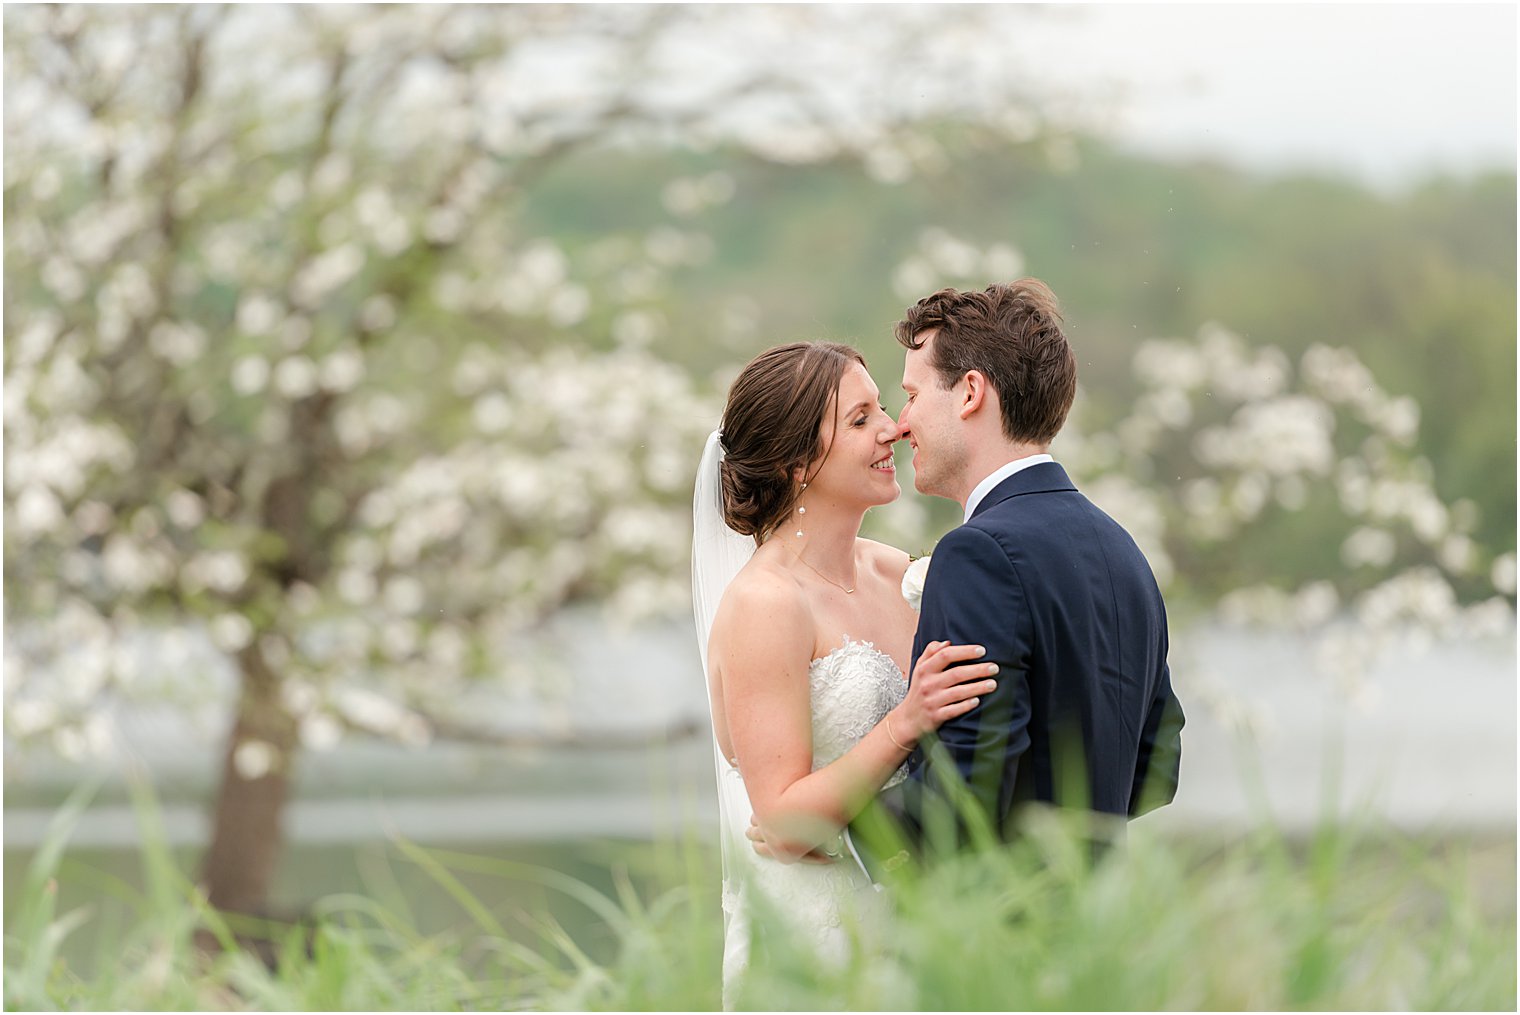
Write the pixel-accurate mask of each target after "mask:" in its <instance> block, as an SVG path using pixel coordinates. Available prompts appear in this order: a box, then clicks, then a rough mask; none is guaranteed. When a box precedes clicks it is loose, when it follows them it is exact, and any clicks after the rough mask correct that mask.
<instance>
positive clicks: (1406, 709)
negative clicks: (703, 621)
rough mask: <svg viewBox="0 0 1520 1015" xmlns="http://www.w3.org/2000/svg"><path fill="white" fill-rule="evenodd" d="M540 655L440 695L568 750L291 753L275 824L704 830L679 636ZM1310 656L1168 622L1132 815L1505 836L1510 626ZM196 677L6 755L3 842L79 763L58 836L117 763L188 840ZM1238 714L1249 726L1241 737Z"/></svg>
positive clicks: (577, 634) (324, 838)
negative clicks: (294, 757)
mask: <svg viewBox="0 0 1520 1015" xmlns="http://www.w3.org/2000/svg"><path fill="white" fill-rule="evenodd" d="M542 645H553V646H556V650H555V654H554V657H553V662H552V663H550V664H549V670H548V671H549V672H550V673H551V676H550V677H549V679H547V680H545V681H544V683H543V685H542V686H541V687H539V688H538V689H536V690H533V691H531V692H530V690H529V689H525V688H518V689H515V690H512V689H507V690H502V689H500V688H498V689H489V688H482V689H481V690H480V691H478V692H476V693H475V694H474V695H473V697H472V699H471V700H468V701H465V702H463V703H462V707H463V708H464V709H465V710H467V712H468V713H469V714H470V715H471V716H472V717H476V718H477V719H479V721H482V722H485V723H487V724H488V725H491V726H493V727H495V728H496V729H499V730H500V731H502V732H503V733H504V734H512V733H524V732H532V731H541V730H545V729H548V730H551V731H557V732H559V733H562V734H564V735H565V736H566V737H571V738H573V740H574V744H575V745H574V746H562V747H555V746H542V747H534V748H503V747H492V746H483V745H466V744H457V743H443V742H438V743H434V744H432V745H430V746H428V747H426V748H422V749H418V748H407V747H403V746H399V745H395V744H389V743H378V742H368V741H360V740H350V741H345V742H344V743H343V744H341V745H340V746H339V747H338V748H336V749H334V750H331V751H325V752H307V753H306V754H305V755H303V757H302V758H301V759H300V762H299V766H298V769H297V779H296V786H295V794H294V800H293V802H292V804H291V807H290V812H289V815H288V819H287V834H288V837H289V839H290V841H291V842H292V843H296V844H301V843H309V844H312V845H328V844H341V843H354V842H365V841H374V840H383V839H385V838H387V837H388V836H389V835H390V834H392V833H396V834H400V835H403V836H407V837H410V838H413V839H416V840H418V841H424V842H425V841H440V842H452V843H464V842H476V843H508V842H514V843H526V842H561V841H566V840H575V839H583V838H594V837H602V836H610V837H620V838H632V839H639V838H645V839H647V838H650V837H652V836H655V835H657V834H663V833H670V832H678V831H680V830H681V829H684V828H688V827H690V828H694V829H696V830H698V831H699V832H702V831H703V830H707V829H711V828H712V826H713V824H714V821H715V819H714V817H713V807H714V802H713V800H714V798H713V787H712V773H711V757H710V753H709V752H710V748H709V746H708V742H707V740H706V734H705V732H704V731H705V728H706V722H707V714H706V703H705V697H704V690H703V684H702V679H701V675H700V673H699V663H698V661H697V657H696V653H695V651H694V649H693V643H692V638H691V636H690V634H689V628H688V627H687V626H686V625H684V624H666V625H661V626H655V627H643V628H635V629H629V630H619V629H612V628H608V627H607V626H605V625H602V624H600V623H598V622H597V621H595V620H593V619H590V618H588V617H585V616H569V617H563V618H561V619H559V620H558V621H556V622H555V623H554V624H553V625H551V626H550V627H549V628H548V629H546V630H545V631H544V632H542V637H541V643H540V647H542ZM1310 655H1311V653H1310V649H1309V646H1308V645H1306V644H1305V643H1304V642H1302V641H1301V640H1299V639H1296V638H1294V637H1292V636H1288V635H1280V634H1269V633H1258V632H1247V631H1241V630H1236V629H1221V628H1197V629H1192V630H1181V631H1177V632H1174V636H1173V647H1172V660H1171V661H1172V671H1173V679H1174V683H1175V685H1176V688H1177V691H1178V695H1179V697H1180V698H1181V700H1182V702H1183V705H1184V707H1185V708H1186V710H1187V714H1188V722H1187V728H1186V729H1185V731H1184V734H1183V745H1184V746H1183V770H1182V779H1181V786H1180V789H1179V791H1178V795H1177V799H1176V801H1175V802H1174V803H1173V804H1172V805H1171V806H1170V807H1168V808H1164V809H1163V810H1161V811H1159V812H1157V813H1156V814H1155V815H1153V816H1150V817H1147V818H1146V819H1144V820H1146V821H1147V822H1151V823H1156V824H1161V825H1165V826H1166V827H1175V828H1177V829H1179V830H1210V829H1217V830H1226V831H1229V830H1240V829H1243V828H1246V827H1249V826H1251V825H1253V824H1255V823H1257V822H1259V821H1262V820H1271V821H1272V822H1274V823H1276V824H1279V825H1281V826H1283V827H1286V828H1289V829H1296V830H1302V829H1305V828H1308V827H1309V826H1311V825H1312V824H1313V823H1314V822H1315V821H1316V820H1317V818H1318V817H1319V816H1320V815H1321V814H1322V813H1324V812H1325V810H1326V808H1335V809H1336V810H1337V812H1339V813H1343V814H1349V813H1358V814H1366V815H1373V816H1376V817H1378V818H1381V819H1384V820H1386V821H1388V822H1389V823H1391V824H1393V825H1395V826H1397V827H1399V828H1403V829H1406V830H1409V831H1429V832H1432V833H1441V832H1442V831H1451V832H1466V831H1473V832H1482V833H1490V832H1495V831H1500V832H1502V831H1505V830H1508V831H1509V832H1510V833H1513V831H1514V827H1515V817H1516V808H1515V803H1516V778H1515V777H1516V673H1515V662H1516V654H1515V642H1514V640H1513V638H1512V637H1511V638H1501V639H1493V640H1489V641H1485V642H1481V643H1461V644H1435V645H1432V646H1430V647H1429V648H1428V649H1426V650H1424V651H1421V652H1414V653H1405V654H1403V655H1394V656H1391V657H1388V658H1384V659H1382V660H1379V661H1378V662H1377V664H1376V665H1375V666H1374V667H1373V671H1372V675H1371V677H1370V679H1369V680H1368V682H1367V684H1366V687H1365V693H1363V694H1360V695H1358V696H1355V697H1352V696H1348V695H1347V694H1346V693H1345V692H1344V691H1343V690H1342V689H1341V688H1340V687H1339V686H1338V685H1337V684H1336V683H1335V682H1334V681H1331V680H1329V679H1328V678H1326V677H1324V676H1322V675H1320V674H1318V673H1316V672H1315V670H1314V668H1313V666H1312V665H1311V663H1310ZM555 667H559V669H558V671H557V672H555ZM213 683H214V684H216V686H214V687H213V688H212V689H211V691H210V692H209V693H207V694H206V695H205V696H204V697H205V701H204V702H203V704H202V705H201V706H200V707H199V708H198V709H197V710H194V711H191V712H189V713H186V712H185V711H184V710H182V709H171V708H166V707H163V706H157V707H150V706H136V707H131V708H123V709H121V710H119V711H118V712H117V713H116V714H115V720H116V729H117V741H118V743H119V745H120V749H121V753H120V754H119V755H118V756H117V757H114V758H111V759H107V760H106V761H105V762H103V763H97V764H94V765H70V764H64V763H62V762H59V761H57V760H56V759H50V758H47V757H42V756H36V755H26V756H23V757H22V759H21V761H20V762H19V763H18V761H17V759H16V758H15V757H14V756H12V757H8V759H7V771H6V795H7V800H6V807H5V844H6V847H7V849H23V848H27V847H30V846H34V845H36V844H37V843H38V842H39V841H41V837H42V836H43V834H44V832H45V829H46V827H47V823H48V821H49V820H50V819H51V816H52V814H53V811H54V808H55V807H56V805H57V802H58V801H60V800H61V799H62V798H63V796H65V795H66V794H67V792H68V791H69V790H71V789H72V788H73V787H74V786H75V785H77V784H78V783H79V782H80V781H81V779H83V778H87V777H89V775H90V773H91V772H92V771H93V772H95V773H97V774H98V776H99V777H100V778H102V779H104V780H105V783H104V785H103V787H102V790H101V793H100V794H99V797H98V800H97V802H96V804H95V805H94V806H93V807H92V808H91V809H90V811H89V813H88V814H87V815H86V816H85V818H84V819H83V820H82V821H81V823H80V826H79V828H78V831H77V832H76V835H75V839H74V841H75V842H76V844H78V845H79V846H89V847H106V848H110V847H122V846H130V845H132V844H133V843H134V842H135V841H136V836H137V829H136V823H135V819H134V818H133V816H132V811H131V806H130V803H129V801H128V799H127V797H126V794H125V791H124V788H123V786H122V784H121V782H120V772H121V770H122V767H123V759H124V758H128V757H130V758H133V759H136V761H137V762H138V763H140V764H141V766H142V767H143V768H144V769H145V770H146V771H147V772H149V773H150V775H151V778H152V781H153V784H154V786H155V789H156V792H157V793H158V795H159V797H160V800H161V804H162V806H163V808H164V819H165V826H166V831H167V834H168V837H169V840H170V841H171V842H172V843H174V844H177V845H181V846H195V845H198V844H200V843H201V842H202V841H203V840H204V837H205V834H206V831H207V827H208V823H207V817H206V811H207V801H208V800H209V799H210V794H211V791H212V789H213V780H214V777H215V775H216V773H217V771H218V762H219V757H220V751H221V737H222V735H223V732H224V729H225V723H226V718H225V716H226V712H225V709H226V702H227V701H228V700H230V698H229V696H230V694H231V678H230V674H226V673H222V674H220V675H217V676H215V678H214V680H213ZM1242 716H1248V717H1250V720H1251V721H1250V724H1249V725H1250V729H1249V730H1245V729H1242V727H1241V724H1240V722H1239V719H1240V717H1242ZM693 731H695V732H693Z"/></svg>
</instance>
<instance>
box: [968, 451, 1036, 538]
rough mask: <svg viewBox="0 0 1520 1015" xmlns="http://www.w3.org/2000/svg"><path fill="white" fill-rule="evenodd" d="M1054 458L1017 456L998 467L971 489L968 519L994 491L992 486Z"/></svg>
mask: <svg viewBox="0 0 1520 1015" xmlns="http://www.w3.org/2000/svg"><path fill="white" fill-rule="evenodd" d="M1053 461H1055V459H1054V458H1052V457H1050V456H1049V455H1029V456H1028V457H1027V458H1015V459H1014V460H1013V461H1011V462H1009V463H1008V464H1007V465H1005V466H1003V467H1002V468H1000V469H998V470H997V471H996V472H994V473H993V474H992V475H990V476H988V477H987V478H986V479H984V480H982V481H981V482H980V483H978V484H976V488H975V489H973V490H972V491H971V496H970V497H967V498H966V518H965V520H966V521H968V522H969V521H970V520H971V515H972V514H973V513H974V512H975V511H976V506H977V505H978V504H980V503H981V502H982V498H983V497H985V496H987V495H988V494H989V493H991V492H992V488H993V487H995V486H997V485H998V484H999V483H1001V482H1002V481H1003V480H1005V479H1007V478H1008V477H1009V476H1011V475H1013V474H1014V473H1015V472H1022V471H1023V470H1025V469H1027V468H1029V467H1030V466H1031V465H1042V464H1044V463H1045V462H1053Z"/></svg>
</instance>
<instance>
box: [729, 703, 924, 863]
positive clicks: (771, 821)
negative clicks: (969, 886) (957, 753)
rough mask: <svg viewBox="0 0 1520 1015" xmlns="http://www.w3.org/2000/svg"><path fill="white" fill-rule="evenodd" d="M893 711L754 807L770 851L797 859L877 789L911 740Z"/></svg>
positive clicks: (908, 750)
mask: <svg viewBox="0 0 1520 1015" xmlns="http://www.w3.org/2000/svg"><path fill="white" fill-rule="evenodd" d="M897 711H898V710H897V709H893V710H892V712H889V713H887V716H886V718H884V719H883V720H882V721H881V722H879V723H877V724H876V726H875V727H874V728H872V729H871V731H870V732H869V733H867V734H866V735H865V736H864V737H862V738H861V739H860V741H859V742H858V743H856V744H855V746H854V747H851V748H850V749H849V750H848V751H846V752H845V753H844V754H843V755H841V756H840V757H839V758H837V759H835V760H834V761H832V762H830V763H829V764H827V765H825V766H824V767H822V768H820V769H818V770H817V771H816V772H810V773H809V774H807V775H805V776H803V777H802V778H800V779H798V780H797V781H795V782H793V783H792V784H791V785H790V786H788V787H786V789H784V790H782V792H781V793H780V794H779V795H778V797H777V798H776V799H775V800H774V801H773V802H772V804H771V805H770V806H769V807H766V808H764V809H763V810H761V809H759V808H757V811H756V815H755V817H756V819H757V821H758V823H759V825H760V828H761V831H763V832H764V833H765V838H766V843H767V845H768V846H770V848H771V849H772V851H773V852H777V851H779V852H782V853H786V854H790V855H791V857H790V858H795V857H797V856H801V855H802V854H804V853H807V852H808V851H809V850H811V849H813V848H814V847H816V846H819V845H822V844H824V843H826V842H828V841H829V840H830V839H832V838H833V837H834V836H835V835H837V834H839V831H840V829H842V828H844V827H845V826H846V825H848V824H849V823H850V822H851V821H852V820H853V819H854V818H855V816H856V815H857V814H859V813H860V812H861V810H862V809H863V808H864V807H865V805H866V804H867V803H869V802H870V800H871V798H872V797H874V796H875V795H876V794H877V793H878V792H880V791H881V788H882V786H884V785H886V782H887V780H888V779H890V778H891V777H892V775H893V774H894V773H895V772H896V771H897V770H898V768H899V767H901V765H902V763H903V762H904V761H906V760H907V758H908V755H909V754H910V753H911V752H912V750H913V747H914V744H915V741H914V740H910V739H907V738H906V737H905V736H904V732H905V729H904V727H905V724H904V723H903V722H902V719H901V717H900V716H899V715H897V714H896V713H897ZM894 720H896V721H895V722H894ZM889 724H890V725H889ZM893 727H895V729H894V728H893Z"/></svg>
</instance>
